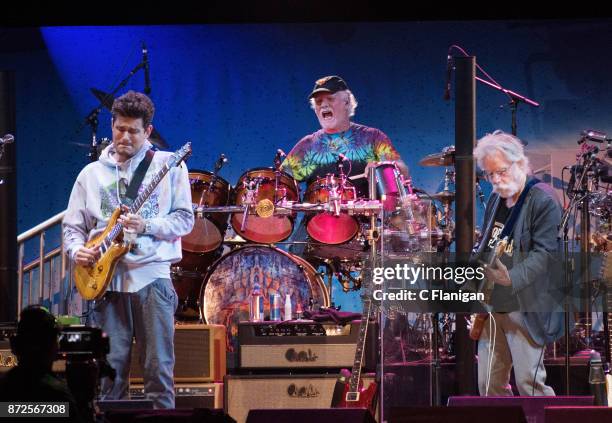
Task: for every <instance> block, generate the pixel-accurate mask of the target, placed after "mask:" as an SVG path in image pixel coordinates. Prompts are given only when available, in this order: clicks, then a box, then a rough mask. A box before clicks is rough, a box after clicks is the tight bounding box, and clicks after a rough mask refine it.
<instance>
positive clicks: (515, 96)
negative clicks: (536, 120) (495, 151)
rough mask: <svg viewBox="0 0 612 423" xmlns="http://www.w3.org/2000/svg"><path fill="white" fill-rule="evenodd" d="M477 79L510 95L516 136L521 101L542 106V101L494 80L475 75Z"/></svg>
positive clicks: (513, 133)
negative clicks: (530, 97)
mask: <svg viewBox="0 0 612 423" xmlns="http://www.w3.org/2000/svg"><path fill="white" fill-rule="evenodd" d="M475 79H476V81H478V82H482V83H483V84H485V85H488V86H489V87H491V88H493V89H496V90H498V91H501V92H503V93H504V94H506V95H507V96H508V97H510V111H511V113H512V124H511V128H512V135H514V136H516V133H517V131H516V112H517V110H518V105H519V103H521V102H522V103H526V104H529V105H530V106H533V107H540V103H538V102H536V101H533V100H531V99H529V98H527V97H525V96H523V95H521V94H519V93H515V92H514V91H511V90H509V89H507V88H504V87H502V86H500V85H497V84H494V83H493V82H490V81H487V80H484V79H482V78H479V77H478V76H476V77H475Z"/></svg>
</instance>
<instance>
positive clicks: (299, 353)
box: [238, 320, 378, 371]
mask: <svg viewBox="0 0 612 423" xmlns="http://www.w3.org/2000/svg"><path fill="white" fill-rule="evenodd" d="M359 326H360V321H359V320H354V321H353V322H351V323H350V324H347V325H344V326H338V325H335V324H321V323H316V322H312V321H303V322H302V321H300V322H287V323H284V322H281V323H272V322H261V323H254V322H242V323H240V324H239V326H238V344H239V347H238V351H239V357H238V367H240V368H241V369H277V370H278V369H291V370H292V371H295V370H299V369H310V370H312V369H315V368H318V369H340V368H349V369H350V368H352V367H353V363H354V361H355V349H356V345H357V338H358V337H359ZM377 328H378V325H377V324H375V323H369V324H368V333H367V334H366V343H365V353H364V354H365V355H364V359H363V367H364V368H365V369H367V370H375V369H376V353H377V339H378V331H377Z"/></svg>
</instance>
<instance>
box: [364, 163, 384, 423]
mask: <svg viewBox="0 0 612 423" xmlns="http://www.w3.org/2000/svg"><path fill="white" fill-rule="evenodd" d="M368 191H369V196H370V200H376V168H375V167H371V168H370V169H368ZM377 221H380V224H381V225H382V224H383V222H384V211H383V208H382V207H381V209H380V211H379V213H378V215H377V214H376V213H372V214H371V215H370V229H369V230H368V231H367V240H368V243H369V244H370V265H371V266H372V269H370V270H371V271H372V272H373V269H374V267H375V266H377V265H379V266H381V267H382V266H383V258H384V254H383V253H384V251H383V248H384V242H383V233H384V231H383V228H382V227H381V228H380V229H378V226H377V223H378V222H377ZM379 241H380V251H378V246H379ZM366 277H367V278H368V279H367V280H366V281H365V289H363V290H362V293H363V295H364V296H365V295H372V292H371V290H372V280H371V274H370V275H368V276H366ZM372 301H373V299H372ZM383 310H384V307H383V306H382V305H381V306H379V307H378V311H375V312H374V315H375V316H376V321H377V323H378V327H379V330H378V344H379V345H380V349H379V351H378V357H377V360H376V361H377V363H378V366H377V371H376V379H375V380H376V381H377V382H378V386H379V393H378V421H380V422H382V421H384V398H385V395H384V383H383V380H384V379H383V375H384V368H383V367H384V362H383V361H384V357H385V354H384V330H383V327H384V325H383V321H384V311H383Z"/></svg>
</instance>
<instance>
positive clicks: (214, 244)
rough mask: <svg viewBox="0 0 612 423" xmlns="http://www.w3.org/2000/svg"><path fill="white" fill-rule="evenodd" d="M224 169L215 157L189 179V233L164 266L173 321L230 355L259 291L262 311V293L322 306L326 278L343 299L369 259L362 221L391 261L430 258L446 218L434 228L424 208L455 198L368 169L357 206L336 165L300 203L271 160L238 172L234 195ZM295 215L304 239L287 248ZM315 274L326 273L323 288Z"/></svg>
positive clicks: (384, 165) (435, 161) (392, 168)
mask: <svg viewBox="0 0 612 423" xmlns="http://www.w3.org/2000/svg"><path fill="white" fill-rule="evenodd" d="M453 154H454V151H452V152H448V151H446V152H443V153H442V155H437V156H436V155H431V156H427V157H426V158H424V159H423V160H422V161H421V164H423V165H424V166H448V165H449V164H452V162H453V160H452V159H451V158H449V157H451V156H452V155H453ZM434 156H435V157H434ZM226 160H227V159H226V158H225V157H224V156H223V155H222V156H221V157H220V158H219V160H217V162H216V164H215V168H214V171H213V172H209V171H205V170H195V169H192V170H191V171H190V172H189V182H190V185H191V195H192V203H193V210H194V214H195V224H194V227H193V230H192V231H191V233H189V234H188V235H186V236H184V237H183V238H182V249H183V259H182V260H181V261H180V262H179V263H177V264H175V265H174V266H173V267H172V280H173V284H174V286H175V289H176V291H177V294H178V297H179V307H178V309H177V312H176V318H177V320H178V321H179V322H189V321H194V320H200V321H205V322H206V323H209V324H223V325H225V326H226V328H227V334H228V347H229V348H230V351H231V350H232V349H233V348H234V347H235V345H232V344H233V343H234V342H235V335H236V332H237V327H238V322H239V321H241V320H248V312H249V310H248V300H249V295H250V293H251V291H252V289H253V287H254V286H255V285H259V286H260V287H261V289H262V291H263V297H264V298H265V301H264V308H266V309H267V308H268V307H269V304H268V298H269V294H271V293H278V294H280V295H281V298H285V296H286V295H287V294H289V295H290V296H291V299H292V303H293V305H294V308H295V307H296V306H297V305H298V304H300V305H301V306H302V307H303V309H307V308H308V307H313V306H315V305H317V304H318V305H320V306H325V307H329V306H330V305H332V299H331V298H330V294H331V283H332V279H333V277H335V278H336V279H337V280H338V281H339V282H340V284H341V285H342V287H343V289H344V291H348V290H357V289H359V288H360V286H361V270H362V269H363V267H364V264H365V261H366V260H367V258H368V256H369V254H370V251H369V243H368V237H369V236H372V233H371V231H370V218H369V217H370V216H372V215H380V216H381V219H382V220H383V222H384V223H383V228H384V235H383V236H386V237H387V238H388V240H389V242H387V243H386V244H385V245H386V246H385V248H388V249H389V251H390V252H391V253H395V254H402V253H406V252H408V253H409V252H414V251H415V250H418V249H422V248H425V249H427V250H429V251H435V250H436V249H437V248H439V244H440V243H441V242H442V240H443V239H450V237H448V236H446V235H445V234H446V232H445V230H446V228H447V222H449V221H450V216H449V215H448V214H446V215H445V217H446V220H445V221H443V220H440V221H439V219H438V213H436V211H435V208H433V207H432V206H431V204H432V202H431V201H430V200H432V199H433V200H438V201H440V202H442V203H443V204H444V205H445V206H447V205H448V206H450V203H451V202H452V201H453V199H454V194H453V193H452V192H450V191H443V192H441V193H437V194H434V195H431V196H429V197H430V198H425V197H426V196H425V197H424V196H423V195H421V194H418V193H423V191H421V190H418V189H414V188H413V187H412V185H411V181H410V180H407V179H405V178H404V176H403V175H402V174H401V172H400V170H399V167H398V166H397V164H396V163H395V162H392V161H385V162H375V163H371V164H370V165H368V166H369V167H370V166H373V167H374V168H375V170H374V174H375V175H376V187H377V199H366V198H359V197H358V195H357V191H356V189H355V187H354V186H353V183H352V182H351V181H350V180H349V178H348V177H347V175H345V174H344V172H343V169H342V165H341V162H339V166H338V173H337V174H327V175H324V176H321V177H318V178H316V179H315V180H314V181H313V182H311V183H310V184H309V185H308V187H307V188H306V190H305V191H304V193H303V195H300V188H299V185H298V183H297V181H296V180H295V179H294V178H293V177H292V176H291V175H289V174H288V173H286V172H284V171H283V170H282V168H281V161H280V160H279V156H278V154H277V157H276V158H275V160H274V166H273V167H262V168H253V169H250V170H247V171H246V172H244V173H243V174H242V175H241V176H240V178H239V179H238V181H237V183H236V185H234V186H232V185H231V184H230V183H229V182H228V181H226V180H225V179H224V178H222V177H221V176H219V171H220V170H221V168H222V166H223V164H224V162H225V161H226ZM300 200H301V201H300ZM445 210H446V209H445ZM298 213H304V218H303V219H302V225H304V226H305V230H306V233H307V236H306V239H301V240H296V241H291V240H290V241H286V240H288V239H289V238H290V237H291V235H292V234H293V233H294V226H296V222H297V215H298ZM440 223H441V224H443V225H445V226H444V227H440ZM281 244H283V245H284V244H288V245H292V244H301V245H303V246H304V250H303V254H294V253H292V252H290V251H291V249H290V251H289V252H288V251H285V250H283V249H281V248H279V245H281ZM319 266H324V267H325V268H326V270H327V276H328V286H326V284H325V282H324V279H323V277H324V275H325V272H319V271H318V270H317V269H318V268H319Z"/></svg>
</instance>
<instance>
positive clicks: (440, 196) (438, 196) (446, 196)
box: [431, 191, 455, 203]
mask: <svg viewBox="0 0 612 423" xmlns="http://www.w3.org/2000/svg"><path fill="white" fill-rule="evenodd" d="M431 198H433V199H434V200H439V201H442V202H445V201H447V202H449V203H450V202H452V201H454V200H455V193H454V192H452V191H440V192H438V193H435V194H432V195H431Z"/></svg>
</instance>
